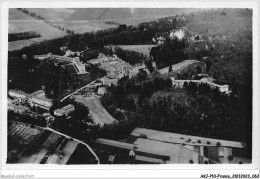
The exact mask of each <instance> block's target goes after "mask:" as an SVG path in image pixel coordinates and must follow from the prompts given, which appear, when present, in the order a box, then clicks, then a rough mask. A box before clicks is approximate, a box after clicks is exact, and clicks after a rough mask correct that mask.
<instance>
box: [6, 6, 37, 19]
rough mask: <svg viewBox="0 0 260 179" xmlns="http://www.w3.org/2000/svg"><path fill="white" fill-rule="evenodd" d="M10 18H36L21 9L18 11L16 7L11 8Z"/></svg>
mask: <svg viewBox="0 0 260 179" xmlns="http://www.w3.org/2000/svg"><path fill="white" fill-rule="evenodd" d="M8 19H9V20H35V19H34V18H33V17H31V16H30V15H28V14H25V13H23V12H21V11H18V10H17V9H15V8H10V9H9V17H8Z"/></svg>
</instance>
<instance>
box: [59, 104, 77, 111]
mask: <svg viewBox="0 0 260 179" xmlns="http://www.w3.org/2000/svg"><path fill="white" fill-rule="evenodd" d="M70 108H74V106H73V105H72V104H68V105H67V106H64V107H62V109H63V110H68V109H70Z"/></svg>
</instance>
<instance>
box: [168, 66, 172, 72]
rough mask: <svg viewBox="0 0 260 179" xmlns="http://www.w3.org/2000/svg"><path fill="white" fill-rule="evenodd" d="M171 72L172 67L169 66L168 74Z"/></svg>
mask: <svg viewBox="0 0 260 179" xmlns="http://www.w3.org/2000/svg"><path fill="white" fill-rule="evenodd" d="M171 72H172V65H170V67H169V71H168V73H171Z"/></svg>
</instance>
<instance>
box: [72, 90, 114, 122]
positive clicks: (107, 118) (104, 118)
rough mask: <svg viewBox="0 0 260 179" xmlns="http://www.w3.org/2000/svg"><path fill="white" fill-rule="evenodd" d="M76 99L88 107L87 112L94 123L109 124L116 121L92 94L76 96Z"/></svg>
mask: <svg viewBox="0 0 260 179" xmlns="http://www.w3.org/2000/svg"><path fill="white" fill-rule="evenodd" d="M76 101H77V102H81V103H83V104H85V105H86V106H87V107H88V108H89V113H90V114H91V117H92V119H93V121H94V123H96V124H101V125H103V124H111V123H113V122H114V121H116V120H115V119H114V118H113V117H112V116H111V115H110V114H109V113H108V112H107V110H106V109H105V108H104V107H103V106H102V105H101V103H100V101H99V99H97V98H96V97H94V96H91V97H83V96H79V95H78V96H76Z"/></svg>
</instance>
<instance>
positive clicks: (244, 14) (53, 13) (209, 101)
mask: <svg viewBox="0 0 260 179" xmlns="http://www.w3.org/2000/svg"><path fill="white" fill-rule="evenodd" d="M252 19H253V10H252V9H250V8H24V7H23V8H9V12H8V62H7V63H8V67H7V76H8V78H7V81H6V82H7V94H6V93H5V94H4V95H5V96H7V104H6V105H7V106H8V107H7V110H8V111H7V158H5V161H6V164H42V165H46V164H56V165H96V164H99V165H119V164H121V165H122V164H131V165H138V164H139V165H140V164H145V165H148V164H157V165H158V164H162V165H167V164H189V165H194V164H197V165H211V164H237V165H243V164H251V163H252V157H253V156H252V143H253V142H252V128H253V126H252V124H253V115H252V94H253V87H252V80H253V75H252V71H253V70H252V68H253V43H252V39H253V35H252V34H253V33H252V32H253V31H252V24H253V23H252ZM5 111H6V110H5ZM42 165H40V166H42Z"/></svg>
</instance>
